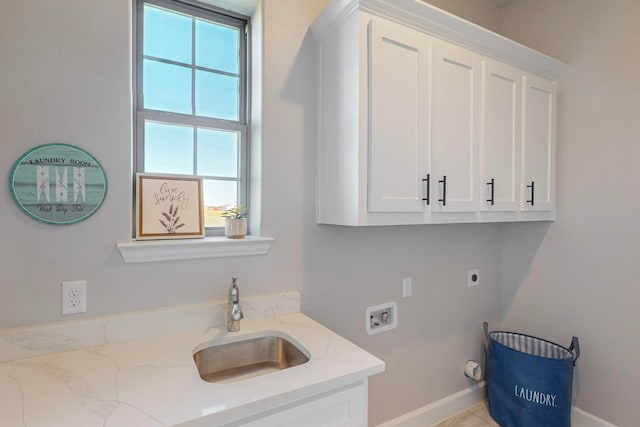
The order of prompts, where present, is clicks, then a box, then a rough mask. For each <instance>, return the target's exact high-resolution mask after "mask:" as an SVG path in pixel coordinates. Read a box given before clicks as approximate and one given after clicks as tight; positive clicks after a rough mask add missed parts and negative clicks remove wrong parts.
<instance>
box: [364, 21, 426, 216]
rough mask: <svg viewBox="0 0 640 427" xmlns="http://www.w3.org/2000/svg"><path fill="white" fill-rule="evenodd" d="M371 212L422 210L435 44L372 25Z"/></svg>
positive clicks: (409, 32)
mask: <svg viewBox="0 0 640 427" xmlns="http://www.w3.org/2000/svg"><path fill="white" fill-rule="evenodd" d="M368 38H369V49H368V58H369V64H370V65H369V80H370V86H369V109H370V112H369V117H370V119H369V120H368V123H369V148H368V156H369V160H368V174H367V178H368V182H369V189H368V210H369V212H418V213H420V212H422V211H423V209H424V205H425V204H424V202H423V197H424V196H423V194H424V189H423V185H422V179H423V178H424V177H425V176H426V173H427V171H428V168H429V166H428V165H429V155H430V153H429V93H428V87H427V84H426V82H427V81H428V80H427V79H428V78H429V76H430V74H431V67H430V64H429V56H430V55H429V53H430V52H429V51H430V45H429V43H428V42H426V40H425V36H424V35H423V34H421V33H419V32H417V31H413V30H408V29H406V28H403V27H401V26H400V25H397V24H393V23H390V22H386V21H382V20H376V21H372V22H371V23H370V25H369V37H368Z"/></svg>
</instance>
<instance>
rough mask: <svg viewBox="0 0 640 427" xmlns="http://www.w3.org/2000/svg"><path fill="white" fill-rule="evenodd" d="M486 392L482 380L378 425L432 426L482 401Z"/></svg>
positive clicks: (391, 426) (390, 426)
mask: <svg viewBox="0 0 640 427" xmlns="http://www.w3.org/2000/svg"><path fill="white" fill-rule="evenodd" d="M484 393H485V383H484V382H481V383H479V384H476V385H474V386H472V387H469V388H468V389H466V390H462V391H460V392H458V393H455V394H452V395H450V396H447V397H445V398H444V399H440V400H438V401H436V402H433V403H431V404H429V405H426V406H423V407H422V408H418V409H415V410H413V411H411V412H408V413H406V414H404V415H401V416H399V417H398V418H394V419H392V420H390V421H387V422H385V423H382V424H379V425H378V427H425V426H431V425H434V424H436V423H438V422H440V421H443V420H446V419H447V418H449V417H451V416H453V415H455V414H457V413H458V412H461V411H464V410H465V409H468V408H470V407H471V406H473V405H475V404H476V403H478V402H480V401H481V400H482V399H484Z"/></svg>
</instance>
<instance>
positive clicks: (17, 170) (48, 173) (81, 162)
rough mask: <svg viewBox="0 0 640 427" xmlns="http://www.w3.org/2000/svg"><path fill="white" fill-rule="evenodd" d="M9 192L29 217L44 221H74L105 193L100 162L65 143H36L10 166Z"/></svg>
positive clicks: (96, 204)
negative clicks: (35, 145)
mask: <svg viewBox="0 0 640 427" xmlns="http://www.w3.org/2000/svg"><path fill="white" fill-rule="evenodd" d="M9 186H10V187H11V188H10V189H11V196H12V197H13V200H15V202H16V204H17V205H18V206H19V207H20V209H22V210H23V211H24V212H25V213H26V214H27V215H29V216H30V217H31V218H33V219H35V220H37V221H41V222H45V223H47V224H56V225H65V224H74V223H76V222H79V221H82V220H84V219H87V218H89V217H90V216H91V215H93V214H94V213H95V212H96V211H97V210H98V209H99V208H100V206H101V205H102V202H104V199H105V196H106V195H107V176H106V175H105V173H104V170H103V169H102V166H101V165H100V163H99V162H98V161H97V160H96V159H95V157H93V156H92V155H91V154H89V153H87V152H86V151H84V150H83V149H81V148H78V147H74V146H73V145H67V144H45V145H41V146H39V147H36V148H34V149H32V150H30V151H28V152H27V153H25V154H23V155H22V157H20V158H19V159H18V161H17V162H16V163H15V165H14V166H13V169H12V170H11V177H10V179H9Z"/></svg>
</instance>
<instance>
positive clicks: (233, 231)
mask: <svg viewBox="0 0 640 427" xmlns="http://www.w3.org/2000/svg"><path fill="white" fill-rule="evenodd" d="M224 235H225V236H227V237H228V238H229V239H244V237H245V236H246V235H247V219H246V218H227V219H225V221H224Z"/></svg>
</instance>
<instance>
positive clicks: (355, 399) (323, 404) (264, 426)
mask: <svg viewBox="0 0 640 427" xmlns="http://www.w3.org/2000/svg"><path fill="white" fill-rule="evenodd" d="M300 426H305V427H366V426H367V382H366V380H365V381H364V382H358V383H354V384H351V385H349V386H345V387H341V388H339V389H337V390H332V391H329V392H325V393H322V394H320V395H317V396H313V397H310V398H307V399H303V400H301V401H297V402H294V403H290V404H288V405H284V406H282V407H277V408H274V409H272V410H267V411H264V412H261V413H258V414H256V415H253V416H250V417H246V418H243V419H240V420H237V421H233V422H231V423H227V424H224V425H223V426H216V427H300ZM212 427H213V426H212Z"/></svg>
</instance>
